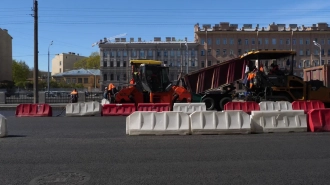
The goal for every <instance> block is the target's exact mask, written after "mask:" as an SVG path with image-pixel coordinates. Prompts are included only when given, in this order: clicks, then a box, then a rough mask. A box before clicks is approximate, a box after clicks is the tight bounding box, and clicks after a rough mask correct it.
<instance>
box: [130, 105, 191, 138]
mask: <svg viewBox="0 0 330 185" xmlns="http://www.w3.org/2000/svg"><path fill="white" fill-rule="evenodd" d="M189 133H190V127H189V116H188V114H186V113H183V112H154V111H148V112H147V111H136V112H133V113H132V114H131V115H129V116H128V117H127V118H126V134H128V135H168V134H170V135H173V134H178V135H188V134H189Z"/></svg>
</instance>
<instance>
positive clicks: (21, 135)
mask: <svg viewBox="0 0 330 185" xmlns="http://www.w3.org/2000/svg"><path fill="white" fill-rule="evenodd" d="M6 137H7V138H8V137H14V138H15V137H26V135H7V136H6Z"/></svg>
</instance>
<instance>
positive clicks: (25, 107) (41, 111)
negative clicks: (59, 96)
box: [15, 104, 53, 117]
mask: <svg viewBox="0 0 330 185" xmlns="http://www.w3.org/2000/svg"><path fill="white" fill-rule="evenodd" d="M15 115H16V116H17V117H52V115H53V111H52V107H51V106H49V105H48V104H19V105H18V106H17V107H16V113H15Z"/></svg>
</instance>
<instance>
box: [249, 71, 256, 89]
mask: <svg viewBox="0 0 330 185" xmlns="http://www.w3.org/2000/svg"><path fill="white" fill-rule="evenodd" d="M255 76H256V74H255V73H253V72H252V73H249V76H248V80H249V81H250V88H252V87H253V78H254V77H255Z"/></svg>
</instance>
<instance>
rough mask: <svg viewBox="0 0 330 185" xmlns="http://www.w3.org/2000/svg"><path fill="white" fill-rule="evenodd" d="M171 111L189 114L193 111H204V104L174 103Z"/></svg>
mask: <svg viewBox="0 0 330 185" xmlns="http://www.w3.org/2000/svg"><path fill="white" fill-rule="evenodd" d="M173 111H176V112H184V113H188V114H191V113H193V112H195V111H206V106H205V103H174V105H173Z"/></svg>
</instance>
